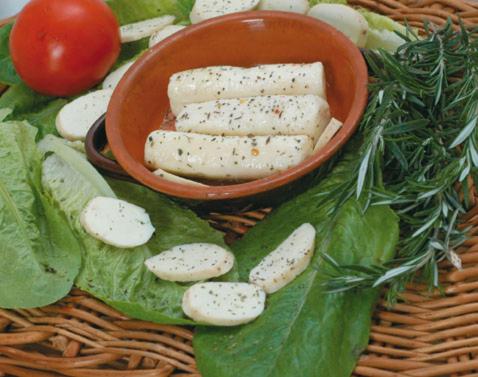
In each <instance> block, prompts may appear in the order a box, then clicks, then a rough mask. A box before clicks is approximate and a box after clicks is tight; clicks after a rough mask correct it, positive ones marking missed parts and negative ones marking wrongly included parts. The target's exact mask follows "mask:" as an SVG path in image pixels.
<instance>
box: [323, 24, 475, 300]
mask: <svg viewBox="0 0 478 377" xmlns="http://www.w3.org/2000/svg"><path fill="white" fill-rule="evenodd" d="M476 36H477V35H476V30H466V29H465V28H464V27H463V26H462V27H461V29H460V30H459V31H455V30H454V29H453V27H452V23H451V22H450V21H449V22H448V23H447V24H446V25H445V26H444V27H443V28H440V29H435V28H434V27H433V26H428V27H427V34H426V36H425V37H424V38H422V39H418V38H407V37H406V36H403V37H404V38H406V40H407V43H405V44H404V45H403V46H401V47H400V48H399V49H398V50H397V52H396V53H395V54H390V53H388V52H386V51H383V50H380V51H367V52H366V53H365V57H366V59H367V62H368V65H369V69H370V73H371V76H372V77H373V78H374V79H373V82H372V83H371V85H370V99H369V106H368V108H367V111H366V113H365V115H364V118H363V120H362V122H361V126H360V133H361V137H362V138H363V143H362V145H361V147H360V150H359V159H358V162H357V165H356V167H355V169H354V174H353V176H352V177H351V178H350V180H349V181H348V182H345V183H344V184H343V185H342V187H341V193H339V196H340V197H341V198H342V199H341V201H340V202H339V204H338V205H341V204H343V203H344V201H346V200H347V199H349V198H351V197H354V196H355V197H357V198H360V199H361V202H363V203H364V209H366V208H367V207H368V206H373V205H390V206H391V207H392V208H393V209H394V210H395V211H396V213H397V214H398V215H399V217H400V241H399V245H398V252H397V257H396V259H395V260H393V261H392V262H390V263H388V264H387V265H382V266H371V267H370V268H364V267H363V266H340V265H338V264H337V263H335V261H333V260H331V259H330V258H329V257H327V256H325V260H326V261H327V262H328V265H329V266H330V265H331V266H332V267H333V268H332V269H331V270H332V271H333V272H332V273H331V272H330V271H329V272H328V274H329V275H331V276H330V279H329V280H328V281H327V282H326V285H327V287H328V289H329V290H330V291H344V290H348V289H352V288H365V287H371V286H374V287H375V286H379V285H382V284H388V285H389V287H390V289H389V290H388V292H389V299H390V300H391V301H393V300H394V299H395V298H396V295H397V293H398V292H400V291H401V290H402V289H403V288H404V286H405V285H406V284H407V283H408V282H410V281H411V280H413V279H414V278H416V276H417V274H416V273H417V271H421V274H420V278H422V279H426V280H427V281H428V283H429V285H430V286H431V287H437V286H438V285H439V283H438V263H439V262H440V261H442V260H444V259H445V258H446V259H449V260H450V261H451V262H452V263H453V264H454V265H455V266H457V267H458V268H460V267H461V266H460V259H459V257H458V256H457V254H456V253H455V251H454V250H456V248H457V247H458V246H459V245H461V244H462V243H463V242H464V240H465V239H466V235H465V232H466V230H460V229H459V228H458V227H457V222H458V218H459V216H460V215H461V214H463V213H465V212H466V209H467V208H468V205H469V203H468V201H467V198H468V197H469V193H468V184H467V179H468V177H469V176H470V175H473V173H474V171H475V169H476V168H477V167H478V130H477V127H476V126H477V120H478V40H477V39H476V38H475V37H476ZM457 182H461V183H462V184H461V187H462V190H463V195H461V196H460V195H459V193H458V192H457V191H456V183H457Z"/></svg>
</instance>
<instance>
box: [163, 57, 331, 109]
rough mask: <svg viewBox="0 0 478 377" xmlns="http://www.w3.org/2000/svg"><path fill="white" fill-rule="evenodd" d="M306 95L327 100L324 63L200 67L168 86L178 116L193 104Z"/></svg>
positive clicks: (171, 79)
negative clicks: (185, 106)
mask: <svg viewBox="0 0 478 377" xmlns="http://www.w3.org/2000/svg"><path fill="white" fill-rule="evenodd" d="M304 94H313V95H316V96H319V97H322V98H326V94H325V75H324V67H323V65H322V63H312V64H268V65H259V66H256V67H252V68H240V67H230V66H216V67H207V68H197V69H192V70H189V71H183V72H179V73H176V74H174V75H173V76H171V78H170V80H169V86H168V95H169V100H170V102H171V109H172V111H173V113H174V114H175V115H177V114H178V113H179V112H180V111H181V110H182V107H183V106H184V105H187V104H190V103H198V102H207V101H214V100H217V99H232V98H246V97H255V96H272V95H304Z"/></svg>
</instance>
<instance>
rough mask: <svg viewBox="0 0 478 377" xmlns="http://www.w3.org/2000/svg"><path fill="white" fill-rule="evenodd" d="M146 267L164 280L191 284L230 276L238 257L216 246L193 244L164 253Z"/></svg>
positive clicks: (149, 261) (146, 263) (146, 262)
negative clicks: (226, 275) (190, 282)
mask: <svg viewBox="0 0 478 377" xmlns="http://www.w3.org/2000/svg"><path fill="white" fill-rule="evenodd" d="M144 264H145V265H146V267H147V268H148V270H150V271H151V272H152V273H154V274H155V275H156V276H157V277H159V278H160V279H163V280H169V281H180V282H189V281H198V280H207V279H212V278H215V277H218V276H221V275H224V274H226V273H228V272H229V271H230V270H231V268H232V266H234V255H233V254H232V253H231V252H230V251H227V250H226V249H223V248H222V247H220V246H217V245H214V244H209V243H192V244H187V245H180V246H175V247H173V248H172V249H171V250H166V251H163V252H162V253H161V254H159V255H156V256H154V257H151V258H149V259H147V260H146V261H145V262H144Z"/></svg>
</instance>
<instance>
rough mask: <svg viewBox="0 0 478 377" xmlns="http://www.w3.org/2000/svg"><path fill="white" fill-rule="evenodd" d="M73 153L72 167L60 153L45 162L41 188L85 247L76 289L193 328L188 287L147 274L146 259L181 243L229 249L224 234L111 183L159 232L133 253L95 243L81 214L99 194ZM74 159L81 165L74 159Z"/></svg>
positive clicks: (152, 196) (135, 313)
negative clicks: (185, 308)
mask: <svg viewBox="0 0 478 377" xmlns="http://www.w3.org/2000/svg"><path fill="white" fill-rule="evenodd" d="M64 147H65V148H68V147H66V146H64ZM73 152H74V151H71V153H70V159H69V163H67V162H65V160H63V159H62V158H60V157H59V156H58V155H52V156H50V157H48V158H47V159H46V160H45V162H44V169H43V184H44V187H45V189H46V190H47V193H48V194H49V195H50V197H51V198H52V200H54V201H55V203H57V205H58V206H59V207H60V208H61V210H62V211H63V212H64V213H65V214H66V216H67V218H68V222H69V224H70V226H71V227H72V228H73V229H74V230H75V232H76V234H77V237H78V238H79V240H80V241H81V243H82V245H83V268H82V270H81V272H80V274H79V276H78V278H77V280H76V285H77V286H78V287H79V288H81V289H83V290H85V291H87V292H90V293H91V294H93V295H94V296H96V297H98V298H100V299H102V300H103V301H105V302H107V303H108V304H110V305H111V306H113V307H115V308H117V309H118V310H120V311H122V312H124V313H126V314H128V315H130V316H132V317H135V318H139V319H144V320H150V321H155V322H160V323H176V324H192V323H193V322H192V321H190V320H188V319H187V318H185V316H184V314H183V312H182V310H181V299H182V295H183V293H184V291H185V290H186V289H187V285H181V284H176V283H172V282H167V281H164V280H159V279H157V278H156V277H155V275H153V274H152V273H151V272H149V271H147V269H146V267H145V266H144V261H145V259H147V258H148V257H150V256H153V255H156V254H158V253H159V252H161V251H163V250H166V249H169V248H171V247H173V246H176V245H178V244H185V243H191V242H211V243H215V244H218V245H221V246H225V245H224V242H223V240H222V234H220V233H219V232H217V231H215V230H213V229H212V228H210V227H209V225H208V224H207V222H205V221H203V220H200V219H199V218H198V217H196V216H195V215H194V213H192V212H191V211H189V210H186V209H183V208H181V207H179V206H178V205H176V204H174V203H173V202H171V201H170V200H168V199H166V198H165V197H163V196H161V195H160V194H157V193H154V192H152V191H150V190H148V189H145V188H143V187H140V186H137V185H134V184H130V183H124V182H118V181H113V180H111V181H109V183H110V185H111V187H112V189H113V191H114V192H115V193H116V195H117V196H118V197H119V198H121V199H124V200H126V201H128V202H130V203H133V204H136V205H138V206H141V207H143V208H145V209H146V210H147V211H148V213H149V215H150V217H151V220H152V222H153V225H154V226H155V228H156V234H155V235H154V236H153V238H152V239H151V241H150V242H149V243H148V244H147V245H146V246H143V247H137V248H134V249H119V248H115V247H112V246H108V245H106V244H104V243H102V242H101V241H97V240H95V239H94V238H92V237H91V236H89V235H88V234H87V233H86V232H84V230H83V229H82V227H81V225H80V222H79V216H80V213H81V211H82V210H83V208H84V207H85V206H86V204H87V203H88V201H89V200H91V199H92V198H93V197H95V196H98V195H100V194H101V192H100V190H99V189H98V188H97V186H96V185H95V179H94V178H93V179H92V178H91V176H90V175H89V174H82V173H81V171H79V170H76V169H75V167H76V166H78V165H80V164H81V162H80V161H85V160H84V157H82V156H81V155H80V154H79V153H76V152H74V153H73ZM60 155H61V156H62V157H63V156H64V154H61V153H60ZM73 158H76V159H77V160H78V161H76V162H75V161H72V159H73ZM236 275H237V273H236V272H235V271H233V272H231V273H230V274H229V276H226V277H225V278H226V279H228V278H230V279H232V280H235V278H237V276H236Z"/></svg>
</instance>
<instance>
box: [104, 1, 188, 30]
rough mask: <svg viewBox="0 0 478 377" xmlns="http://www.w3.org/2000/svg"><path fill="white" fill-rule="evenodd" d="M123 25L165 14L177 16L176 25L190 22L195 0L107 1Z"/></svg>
mask: <svg viewBox="0 0 478 377" xmlns="http://www.w3.org/2000/svg"><path fill="white" fill-rule="evenodd" d="M106 3H107V4H108V5H109V6H110V7H111V9H112V10H113V12H114V13H115V14H116V17H117V18H118V21H119V22H120V24H121V25H124V24H128V23H132V22H136V21H142V20H146V19H148V18H154V17H158V16H161V15H165V14H172V15H174V16H176V18H177V19H176V23H178V22H189V13H190V12H191V9H192V8H193V5H194V0H135V1H131V0H106Z"/></svg>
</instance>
